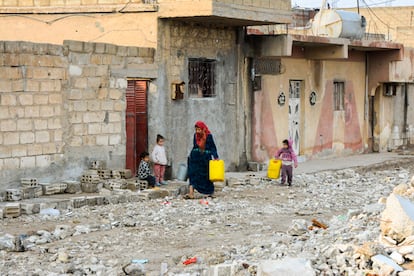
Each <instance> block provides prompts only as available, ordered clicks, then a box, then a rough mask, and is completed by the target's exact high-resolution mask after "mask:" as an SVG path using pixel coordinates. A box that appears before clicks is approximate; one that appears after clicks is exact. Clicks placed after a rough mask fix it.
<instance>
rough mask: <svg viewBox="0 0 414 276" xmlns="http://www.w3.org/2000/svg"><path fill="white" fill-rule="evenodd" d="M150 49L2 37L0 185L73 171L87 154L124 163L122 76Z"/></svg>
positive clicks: (148, 56)
mask: <svg viewBox="0 0 414 276" xmlns="http://www.w3.org/2000/svg"><path fill="white" fill-rule="evenodd" d="M153 61H154V50H153V49H149V48H136V47H121V46H116V45H112V44H102V43H85V42H78V41H65V42H64V45H63V46H59V45H51V44H34V43H28V42H0V190H4V189H6V188H8V187H12V186H14V185H17V184H18V181H19V179H20V178H21V177H37V178H40V179H42V180H45V181H48V180H54V179H63V178H65V179H71V178H72V179H75V178H77V177H78V176H79V174H80V173H81V172H82V170H83V169H84V168H85V167H86V166H87V163H88V162H89V160H90V159H92V160H93V159H103V160H106V161H107V163H108V164H109V165H110V166H114V167H119V168H122V167H124V163H125V126H124V125H125V123H124V122H125V90H126V85H127V79H126V77H127V76H120V75H119V73H118V74H116V77H114V76H113V74H112V72H113V71H114V70H118V71H119V70H123V69H129V68H134V67H139V66H140V65H142V64H148V63H153Z"/></svg>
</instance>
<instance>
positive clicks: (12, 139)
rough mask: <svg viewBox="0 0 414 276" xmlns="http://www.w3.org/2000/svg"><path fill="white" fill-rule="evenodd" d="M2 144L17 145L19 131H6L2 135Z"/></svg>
mask: <svg viewBox="0 0 414 276" xmlns="http://www.w3.org/2000/svg"><path fill="white" fill-rule="evenodd" d="M3 139H4V145H18V144H19V133H18V132H6V133H4V136H3Z"/></svg>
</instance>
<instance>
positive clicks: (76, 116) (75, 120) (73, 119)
mask: <svg viewBox="0 0 414 276" xmlns="http://www.w3.org/2000/svg"><path fill="white" fill-rule="evenodd" d="M82 118H83V114H82V113H80V112H75V113H72V114H70V116H69V122H70V123H71V124H79V123H82Z"/></svg>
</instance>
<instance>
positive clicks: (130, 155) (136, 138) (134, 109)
mask: <svg viewBox="0 0 414 276" xmlns="http://www.w3.org/2000/svg"><path fill="white" fill-rule="evenodd" d="M126 102H127V105H126V112H125V113H126V114H125V116H126V118H125V121H126V168H127V169H130V170H131V171H132V173H133V174H135V173H136V170H137V166H138V165H139V161H140V158H139V155H140V154H141V152H143V151H148V113H147V81H145V80H129V81H128V87H127V91H126Z"/></svg>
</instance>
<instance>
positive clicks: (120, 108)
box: [114, 101, 126, 111]
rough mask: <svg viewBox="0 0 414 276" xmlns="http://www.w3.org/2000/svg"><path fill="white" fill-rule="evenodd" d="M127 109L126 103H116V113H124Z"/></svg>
mask: <svg viewBox="0 0 414 276" xmlns="http://www.w3.org/2000/svg"><path fill="white" fill-rule="evenodd" d="M125 108H126V103H125V101H116V102H115V103H114V111H124V110H125Z"/></svg>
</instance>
